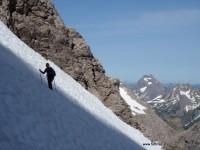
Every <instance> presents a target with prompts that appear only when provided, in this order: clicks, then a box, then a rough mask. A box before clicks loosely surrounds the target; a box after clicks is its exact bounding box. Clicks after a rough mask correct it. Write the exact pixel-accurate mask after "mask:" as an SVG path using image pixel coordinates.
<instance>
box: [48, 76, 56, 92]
mask: <svg viewBox="0 0 200 150" xmlns="http://www.w3.org/2000/svg"><path fill="white" fill-rule="evenodd" d="M53 79H54V77H47V80H48V85H49V88H50V89H51V90H53V88H52V81H53Z"/></svg>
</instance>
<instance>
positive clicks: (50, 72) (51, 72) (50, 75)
mask: <svg viewBox="0 0 200 150" xmlns="http://www.w3.org/2000/svg"><path fill="white" fill-rule="evenodd" d="M39 71H40V72H41V73H42V74H45V73H47V80H48V85H49V89H51V90H53V88H52V82H53V79H54V77H55V76H56V73H55V71H54V70H53V68H52V67H50V66H49V63H46V69H45V70H44V71H42V70H41V69H39Z"/></svg>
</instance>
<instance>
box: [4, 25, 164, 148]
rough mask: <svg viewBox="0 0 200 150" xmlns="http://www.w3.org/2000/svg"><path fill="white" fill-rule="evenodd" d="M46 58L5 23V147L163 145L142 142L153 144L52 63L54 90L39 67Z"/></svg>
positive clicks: (41, 66) (140, 146)
mask: <svg viewBox="0 0 200 150" xmlns="http://www.w3.org/2000/svg"><path fill="white" fill-rule="evenodd" d="M46 62H47V61H46V60H45V59H44V58H43V57H42V56H41V55H39V54H38V53H36V52H34V51H33V50H32V49H30V48H29V47H28V46H26V45H25V44H24V43H23V42H22V41H20V40H19V39H18V38H17V37H16V36H15V35H13V33H12V32H10V31H9V30H8V29H7V27H5V26H4V24H3V23H2V22H0V71H1V72H0V79H1V82H0V118H1V119H0V139H1V140H0V149H4V150H15V149H16V150H19V149H20V150H27V149H28V150H37V149H43V150H63V149H70V150H75V149H76V150H77V149H87V150H94V149H99V150H102V149H106V150H107V149H115V150H117V149H118V150H122V149H126V150H129V149H130V150H132V149H143V148H142V147H144V148H146V149H160V148H161V147H160V146H152V145H151V146H143V144H144V143H145V144H146V143H151V142H150V141H149V140H148V139H147V138H145V137H144V136H143V135H142V133H141V132H139V131H138V130H136V129H134V128H132V127H130V126H128V125H127V124H125V123H124V122H122V121H121V120H120V119H118V118H117V117H116V116H115V115H114V114H113V113H112V111H111V110H109V109H107V108H106V107H105V106H104V105H103V104H102V103H101V102H100V100H98V99H97V98H96V97H94V96H93V95H92V94H90V93H89V92H88V91H86V90H85V89H84V88H83V87H82V86H80V85H79V84H78V83H77V82H76V81H74V80H73V79H72V78H71V77H70V76H68V75H67V74H65V73H64V72H63V71H61V70H60V69H59V68H58V67H57V66H55V65H54V64H53V63H51V62H49V63H50V65H51V66H52V67H53V68H54V69H55V71H56V74H57V76H56V79H55V81H56V86H57V87H56V88H57V91H55V90H54V91H51V90H49V89H48V88H47V83H46V80H45V77H42V78H43V79H42V81H43V82H41V79H40V74H39V71H38V69H39V68H41V69H44V65H45V63H46ZM44 81H45V82H44ZM54 86H55V85H54Z"/></svg>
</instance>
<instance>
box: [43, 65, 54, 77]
mask: <svg viewBox="0 0 200 150" xmlns="http://www.w3.org/2000/svg"><path fill="white" fill-rule="evenodd" d="M40 72H41V73H43V74H45V73H47V78H54V77H55V76H56V73H55V71H54V70H53V68H51V67H48V68H46V69H45V70H44V71H41V70H40Z"/></svg>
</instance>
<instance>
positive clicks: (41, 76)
mask: <svg viewBox="0 0 200 150" xmlns="http://www.w3.org/2000/svg"><path fill="white" fill-rule="evenodd" d="M40 79H41V84H42V76H41V72H40Z"/></svg>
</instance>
